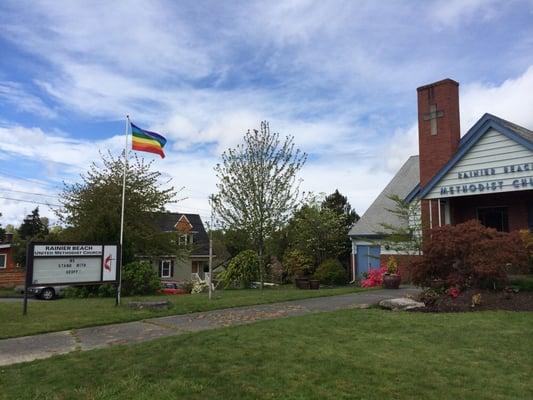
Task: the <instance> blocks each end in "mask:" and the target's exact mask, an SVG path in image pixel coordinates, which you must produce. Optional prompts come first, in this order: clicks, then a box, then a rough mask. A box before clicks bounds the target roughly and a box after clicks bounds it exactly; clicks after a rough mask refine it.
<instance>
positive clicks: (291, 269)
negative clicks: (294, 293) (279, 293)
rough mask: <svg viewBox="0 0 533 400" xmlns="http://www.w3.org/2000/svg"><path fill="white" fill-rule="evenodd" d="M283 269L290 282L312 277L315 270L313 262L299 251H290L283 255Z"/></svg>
mask: <svg viewBox="0 0 533 400" xmlns="http://www.w3.org/2000/svg"><path fill="white" fill-rule="evenodd" d="M283 267H284V269H285V270H286V271H287V276H288V278H289V279H291V280H292V279H294V278H297V277H303V276H309V275H312V274H313V272H314V270H315V266H314V260H313V259H312V258H311V257H309V256H308V255H306V254H305V253H304V252H303V251H301V250H299V249H292V250H289V251H287V252H286V253H285V257H283Z"/></svg>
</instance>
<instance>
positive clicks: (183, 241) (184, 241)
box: [178, 234, 193, 246]
mask: <svg viewBox="0 0 533 400" xmlns="http://www.w3.org/2000/svg"><path fill="white" fill-rule="evenodd" d="M178 240H179V242H178V243H179V245H180V246H187V245H188V244H192V243H193V235H189V234H183V235H180V236H179V239H178Z"/></svg>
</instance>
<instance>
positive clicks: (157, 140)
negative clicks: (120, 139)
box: [130, 122, 167, 158]
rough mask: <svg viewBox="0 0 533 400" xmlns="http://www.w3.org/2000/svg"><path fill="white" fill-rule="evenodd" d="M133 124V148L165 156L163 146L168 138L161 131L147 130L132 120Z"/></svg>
mask: <svg viewBox="0 0 533 400" xmlns="http://www.w3.org/2000/svg"><path fill="white" fill-rule="evenodd" d="M130 125H131V148H132V149H133V150H137V151H146V152H148V153H155V154H159V155H160V156H161V158H165V153H164V152H163V147H165V144H166V143H167V139H165V138H164V137H163V136H161V135H160V134H159V133H155V132H150V131H146V130H144V129H141V128H139V127H138V126H136V125H134V124H133V123H131V122H130Z"/></svg>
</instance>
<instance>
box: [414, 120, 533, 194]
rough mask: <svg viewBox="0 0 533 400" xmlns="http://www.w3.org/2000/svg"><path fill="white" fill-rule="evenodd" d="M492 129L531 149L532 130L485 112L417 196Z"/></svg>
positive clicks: (426, 189) (532, 140)
mask: <svg viewBox="0 0 533 400" xmlns="http://www.w3.org/2000/svg"><path fill="white" fill-rule="evenodd" d="M491 129H494V130H496V131H497V132H499V133H501V134H502V135H504V136H506V137H508V138H509V139H511V140H514V141H515V142H517V143H519V144H521V145H523V146H524V147H526V148H527V149H529V150H531V151H533V131H530V130H529V129H526V128H524V127H522V126H519V125H516V124H513V123H512V122H509V121H506V120H505V119H502V118H499V117H496V116H495V115H492V114H488V113H487V114H485V115H483V117H481V118H480V119H479V121H477V122H476V123H475V124H474V126H473V127H472V128H470V130H469V131H468V132H467V133H466V134H465V135H464V136H463V137H462V138H461V140H460V141H459V148H458V149H457V151H456V152H455V154H454V155H453V157H452V158H451V159H450V160H449V161H448V162H447V163H446V164H445V165H444V166H443V167H442V168H441V169H440V170H439V172H437V174H435V176H434V177H433V178H432V179H431V180H430V181H429V182H428V184H427V185H426V186H425V187H423V188H421V190H420V193H419V197H420V198H424V197H425V196H426V195H427V194H428V193H429V192H430V191H431V190H432V189H433V187H435V185H436V184H437V183H438V182H439V181H440V180H441V179H442V178H443V177H444V176H445V175H446V174H447V173H448V172H449V171H450V169H452V168H453V167H454V166H455V164H457V163H458V162H459V160H461V158H462V157H463V156H464V155H465V154H466V153H467V152H468V150H470V149H471V148H472V147H473V146H474V145H475V144H476V143H477V142H478V141H479V139H480V138H481V137H482V136H483V135H484V134H485V133H487V132H488V131H489V130H491Z"/></svg>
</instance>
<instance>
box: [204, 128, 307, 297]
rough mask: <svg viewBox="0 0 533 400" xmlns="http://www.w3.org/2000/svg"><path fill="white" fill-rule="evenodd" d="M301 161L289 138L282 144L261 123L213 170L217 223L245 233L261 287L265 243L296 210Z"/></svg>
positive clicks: (301, 157) (224, 155)
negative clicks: (254, 251)
mask: <svg viewBox="0 0 533 400" xmlns="http://www.w3.org/2000/svg"><path fill="white" fill-rule="evenodd" d="M306 159H307V154H306V153H304V152H302V151H300V150H299V149H297V148H296V147H295V145H294V137H293V136H288V137H285V139H284V140H283V141H282V140H280V135H279V133H271V132H270V128H269V125H268V122H266V121H263V122H261V129H260V130H259V131H257V130H256V129H254V130H253V131H248V132H247V133H246V134H245V135H244V143H242V144H240V145H238V146H237V147H236V148H230V149H228V150H226V151H225V152H224V153H222V163H220V164H217V165H216V167H215V172H216V175H217V177H218V179H219V183H218V184H217V188H218V193H217V194H216V195H215V196H213V208H214V210H215V213H216V215H217V219H218V220H219V221H220V222H221V223H222V225H223V226H224V227H226V228H230V229H242V230H244V231H246V232H247V233H248V235H249V236H250V238H251V239H252V242H253V243H254V245H255V247H256V249H257V251H258V254H259V259H260V265H259V276H260V280H261V288H263V282H264V263H263V252H264V246H265V240H266V239H268V238H269V237H270V236H271V235H272V234H273V233H274V232H275V231H276V230H278V229H280V228H281V227H282V226H284V225H285V224H286V223H287V221H288V219H289V217H290V216H291V215H292V213H293V211H294V210H295V209H296V207H297V206H298V205H299V203H300V201H301V198H302V196H301V193H300V181H297V173H298V171H299V170H300V169H301V168H302V167H303V165H304V164H305V161H306Z"/></svg>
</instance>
